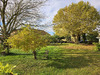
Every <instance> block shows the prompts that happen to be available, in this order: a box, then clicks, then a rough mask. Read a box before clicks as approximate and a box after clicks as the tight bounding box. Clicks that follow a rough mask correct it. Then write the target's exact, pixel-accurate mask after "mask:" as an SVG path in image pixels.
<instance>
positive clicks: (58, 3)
mask: <svg viewBox="0 0 100 75" xmlns="http://www.w3.org/2000/svg"><path fill="white" fill-rule="evenodd" d="M79 1H82V0H48V2H47V3H46V5H45V6H44V7H43V8H42V11H43V13H44V14H45V15H46V18H45V20H44V21H43V23H47V24H49V23H52V20H53V17H54V15H56V14H57V11H58V10H59V9H60V8H64V7H65V6H68V5H70V4H71V3H78V2H79ZM83 1H85V2H87V1H89V3H90V4H91V5H92V6H94V7H95V8H96V9H97V10H98V11H99V10H100V0H83ZM44 30H45V31H47V32H48V33H50V34H51V35H53V33H54V31H53V28H52V26H50V27H47V28H45V29H44Z"/></svg>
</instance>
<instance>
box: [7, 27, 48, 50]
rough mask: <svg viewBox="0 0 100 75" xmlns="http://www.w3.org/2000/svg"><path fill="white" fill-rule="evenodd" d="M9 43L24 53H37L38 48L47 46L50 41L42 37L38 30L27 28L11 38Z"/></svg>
mask: <svg viewBox="0 0 100 75" xmlns="http://www.w3.org/2000/svg"><path fill="white" fill-rule="evenodd" d="M7 42H8V43H9V44H10V46H11V47H13V48H18V49H21V50H24V51H29V50H32V51H35V50H36V49H37V48H41V47H43V46H46V45H47V43H48V39H46V36H45V35H42V34H41V33H40V32H39V31H38V30H37V29H32V28H31V27H30V26H27V27H24V28H23V30H21V31H19V32H18V33H17V34H16V35H13V36H11V37H9V38H8V40H7Z"/></svg>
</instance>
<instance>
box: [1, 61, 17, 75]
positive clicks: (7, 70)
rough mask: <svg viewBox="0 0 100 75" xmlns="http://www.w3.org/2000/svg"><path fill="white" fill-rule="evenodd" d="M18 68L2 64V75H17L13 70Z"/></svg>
mask: <svg viewBox="0 0 100 75" xmlns="http://www.w3.org/2000/svg"><path fill="white" fill-rule="evenodd" d="M15 67H16V66H11V65H9V64H6V65H5V66H4V65H3V64H2V63H1V62H0V75H17V73H13V71H12V70H13V69H14V68H15Z"/></svg>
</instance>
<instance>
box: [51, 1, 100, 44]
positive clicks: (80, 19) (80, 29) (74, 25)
mask: <svg viewBox="0 0 100 75" xmlns="http://www.w3.org/2000/svg"><path fill="white" fill-rule="evenodd" d="M99 20H100V15H99V13H98V12H97V10H96V9H95V8H94V7H93V6H91V5H90V4H89V2H83V1H80V2H79V3H72V4H71V5H69V6H68V7H67V6H66V7H65V8H62V9H60V10H59V11H58V13H57V14H56V15H55V16H54V19H53V23H54V24H56V25H55V26H54V27H53V29H54V31H55V33H56V34H57V35H61V36H62V35H64V36H65V35H69V34H70V35H71V36H72V37H74V39H75V42H77V43H78V42H79V39H80V36H81V35H82V34H84V33H87V34H88V33H91V32H92V31H93V30H94V29H95V28H96V25H98V24H99Z"/></svg>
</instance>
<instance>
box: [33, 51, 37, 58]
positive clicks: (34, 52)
mask: <svg viewBox="0 0 100 75" xmlns="http://www.w3.org/2000/svg"><path fill="white" fill-rule="evenodd" d="M33 54H34V59H37V57H36V55H37V54H36V51H35V50H34V51H33Z"/></svg>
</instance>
